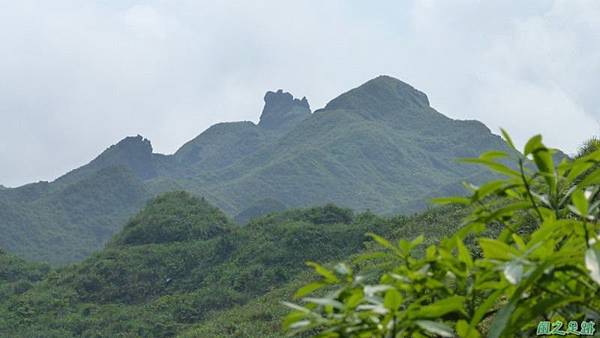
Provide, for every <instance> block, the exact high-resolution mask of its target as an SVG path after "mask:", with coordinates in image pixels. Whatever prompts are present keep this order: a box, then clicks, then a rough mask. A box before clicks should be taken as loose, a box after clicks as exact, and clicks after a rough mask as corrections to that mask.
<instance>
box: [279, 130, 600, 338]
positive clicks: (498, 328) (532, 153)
mask: <svg viewBox="0 0 600 338" xmlns="http://www.w3.org/2000/svg"><path fill="white" fill-rule="evenodd" d="M504 136H505V139H506V141H507V143H508V144H509V145H510V146H512V147H513V148H514V146H513V145H512V141H511V140H510V138H509V137H508V135H507V134H506V133H504ZM515 150H516V149H515ZM515 153H516V154H517V155H515V156H516V158H515V159H514V160H515V166H514V167H510V166H507V165H506V164H505V160H506V157H508V155H507V154H506V153H504V152H498V151H493V152H487V153H484V154H482V155H481V156H480V157H479V158H476V159H468V160H466V161H467V162H471V163H476V164H480V165H484V166H486V167H488V168H489V169H491V170H493V171H494V172H496V173H498V174H500V175H501V176H502V177H504V178H502V179H498V180H495V181H492V182H488V183H486V184H484V185H482V186H479V187H475V186H472V187H471V190H472V193H471V194H470V196H468V197H453V198H444V199H438V201H437V202H439V203H446V204H447V203H456V204H463V205H467V206H469V207H471V208H472V209H471V210H472V212H471V213H470V215H469V216H467V218H466V219H465V221H464V225H463V226H462V227H461V228H460V230H458V231H457V232H455V233H454V234H452V235H451V236H448V237H447V238H444V239H443V240H441V241H440V242H439V243H437V244H433V245H430V246H428V247H427V248H425V250H424V251H423V250H422V249H421V250H420V249H418V248H419V247H421V246H422V244H423V243H424V237H422V236H420V237H417V238H416V239H414V240H412V241H410V242H409V241H406V240H402V239H401V240H399V241H398V242H397V243H392V242H390V241H387V240H386V239H384V238H382V237H379V236H377V235H375V234H370V236H371V237H372V238H373V239H374V240H375V241H377V242H378V244H379V245H380V246H381V247H382V248H384V249H385V253H382V252H376V253H371V254H368V255H365V256H363V257H361V261H365V260H366V261H380V260H382V259H384V261H386V262H388V263H392V267H391V268H389V269H385V270H384V271H381V272H379V274H378V276H377V278H376V279H375V280H373V279H372V278H365V276H363V275H361V274H360V273H357V272H355V271H353V269H352V268H351V267H349V266H348V265H346V264H339V265H337V266H336V267H335V268H334V269H331V270H330V269H327V268H325V267H323V266H321V265H318V264H315V263H311V264H312V266H313V267H314V269H315V271H316V272H317V273H318V274H319V276H320V279H319V280H318V281H316V282H313V283H310V284H307V285H305V286H304V287H302V288H300V289H299V290H298V291H297V293H296V295H295V297H296V299H300V303H298V304H292V303H286V304H287V305H288V306H289V307H290V308H292V309H293V311H292V312H291V313H290V314H289V315H288V316H287V318H286V320H285V321H284V327H285V328H286V329H287V330H289V331H290V332H291V333H296V334H297V333H308V334H311V335H316V336H318V337H348V336H354V337H430V336H442V337H454V336H459V337H469V338H472V337H481V336H486V337H521V336H523V337H529V336H533V335H535V334H537V333H542V334H543V333H550V332H549V331H550V329H551V328H553V327H554V326H553V325H551V324H552V323H551V322H554V321H561V322H562V323H565V326H564V327H563V329H562V330H563V332H564V333H566V334H569V332H567V331H566V330H567V325H566V323H567V322H570V321H573V322H571V323H570V325H569V327H570V329H577V327H574V326H572V324H573V323H575V324H577V326H579V328H580V329H581V330H580V331H579V332H580V333H581V334H584V333H585V331H586V330H587V332H588V333H590V332H591V333H593V330H592V329H593V320H596V319H598V318H599V317H600V297H598V295H599V292H600V288H599V285H600V241H598V239H600V236H599V235H597V234H598V232H599V230H600V229H599V226H598V222H597V219H598V216H599V214H600V208H599V206H600V198H599V196H600V169H598V165H597V164H598V163H600V150H594V151H591V152H590V153H589V154H587V155H583V156H580V157H578V158H576V159H575V160H569V159H564V160H562V162H560V163H559V164H555V163H554V161H553V154H554V151H553V150H552V149H549V148H547V147H546V146H545V145H544V144H543V143H542V138H541V136H539V135H538V136H535V137H533V138H532V139H530V140H529V142H528V143H527V144H526V145H525V148H524V151H523V153H522V154H520V153H518V152H515ZM530 162H533V163H530ZM498 228H499V229H500V231H499V233H498V232H497V231H496V230H497V229H498ZM490 230H491V231H490ZM494 232H496V233H498V235H497V236H490V235H489V234H490V233H494ZM465 243H467V244H465ZM469 243H473V244H471V245H470V244H469ZM476 253H479V254H476ZM309 296H310V297H309ZM546 329H548V331H546ZM555 334H559V335H560V332H555Z"/></svg>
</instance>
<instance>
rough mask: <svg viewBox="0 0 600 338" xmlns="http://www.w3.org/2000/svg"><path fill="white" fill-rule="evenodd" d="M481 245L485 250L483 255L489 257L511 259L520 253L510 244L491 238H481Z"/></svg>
mask: <svg viewBox="0 0 600 338" xmlns="http://www.w3.org/2000/svg"><path fill="white" fill-rule="evenodd" d="M479 246H480V247H481V249H482V250H483V256H484V257H485V258H488V259H502V260H510V259H512V258H513V257H514V256H516V255H517V254H518V253H517V252H516V251H515V249H514V248H513V247H511V246H509V245H508V244H506V243H504V242H500V241H498V240H495V239H491V238H485V237H482V238H480V239H479Z"/></svg>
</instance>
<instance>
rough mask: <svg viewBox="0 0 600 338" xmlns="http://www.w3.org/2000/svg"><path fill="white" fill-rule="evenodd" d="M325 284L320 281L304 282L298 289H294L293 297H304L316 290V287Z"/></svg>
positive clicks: (318, 287)
mask: <svg viewBox="0 0 600 338" xmlns="http://www.w3.org/2000/svg"><path fill="white" fill-rule="evenodd" d="M325 285H327V284H325V283H321V282H314V283H309V284H306V285H305V286H303V287H301V288H300V289H298V291H296V293H295V294H294V299H298V298H301V297H304V296H306V295H308V294H310V293H313V292H314V291H315V290H318V289H320V288H322V287H324V286H325Z"/></svg>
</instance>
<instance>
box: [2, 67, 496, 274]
mask: <svg viewBox="0 0 600 338" xmlns="http://www.w3.org/2000/svg"><path fill="white" fill-rule="evenodd" d="M264 102H265V105H264V109H263V111H262V114H261V116H260V119H259V122H258V124H255V123H253V122H249V121H243V122H228V123H219V124H216V125H214V126H212V127H210V128H208V129H207V130H205V131H204V132H202V133H201V134H200V135H198V136H197V137H196V138H194V139H193V140H190V141H189V142H187V143H186V144H184V145H183V146H182V147H181V148H180V149H179V150H177V151H176V152H175V153H174V154H172V155H162V154H156V153H154V152H153V150H152V145H151V143H150V141H149V140H147V139H145V138H143V137H142V136H139V135H138V136H136V137H127V138H125V139H123V140H122V141H120V142H118V143H117V144H115V145H113V146H111V147H109V148H108V149H107V150H106V151H104V152H103V153H102V154H100V155H99V156H98V157H96V158H95V159H94V160H92V161H91V162H90V163H88V164H87V165H85V166H83V167H81V168H78V169H75V170H73V171H71V172H69V173H67V174H66V175H64V176H62V177H60V178H58V179H57V180H55V181H54V182H39V183H34V184H29V185H25V186H22V187H19V188H10V189H4V190H0V231H2V233H3V236H2V237H0V246H1V247H4V248H6V249H7V250H9V251H10V252H13V253H16V254H17V255H19V256H21V257H25V258H29V259H33V260H42V261H48V262H51V263H53V264H66V263H69V262H74V261H80V260H81V259H83V258H85V257H87V256H89V255H90V253H92V252H94V251H97V250H99V249H101V248H102V247H103V246H104V245H105V243H106V242H107V241H108V240H109V239H110V238H111V236H112V235H113V234H115V233H116V232H117V231H119V230H120V228H121V226H122V224H124V223H125V221H126V220H128V219H129V218H130V217H131V216H133V215H134V213H135V212H136V211H137V210H139V208H140V207H141V206H142V205H143V204H144V203H145V202H146V201H147V200H148V199H149V198H151V197H153V196H156V195H157V194H159V193H161V192H165V191H173V190H186V191H188V192H191V193H192V194H194V195H196V196H201V197H204V198H205V199H206V200H207V201H208V202H210V203H212V204H214V205H216V206H217V207H219V209H221V210H223V211H224V212H225V213H226V214H227V215H229V216H231V217H234V216H235V218H236V219H237V220H238V221H240V222H242V223H246V222H248V221H249V220H250V219H252V218H255V217H259V216H261V215H263V214H264V213H269V212H272V211H278V210H281V208H282V207H283V206H284V207H286V208H299V207H310V206H314V205H325V204H327V203H335V204H337V205H340V206H342V207H347V208H352V209H354V210H357V211H364V210H370V211H372V212H375V213H378V214H391V213H398V212H403V213H407V212H414V211H417V210H419V209H422V208H424V207H426V206H427V201H428V200H429V199H430V198H431V197H433V196H435V195H437V194H443V195H446V194H453V193H456V192H460V191H462V190H461V189H462V182H463V181H465V180H468V181H472V182H474V183H478V182H481V181H483V180H485V179H487V178H489V174H487V173H483V172H482V171H481V170H479V169H478V168H474V167H473V166H468V165H464V164H461V163H458V162H457V161H456V159H457V158H460V157H472V156H477V155H478V154H479V153H481V152H482V151H485V150H492V149H501V150H506V149H507V147H506V145H505V144H504V142H503V141H502V139H501V138H500V137H499V136H497V135H494V134H492V133H491V132H490V130H489V129H488V128H487V127H486V126H485V125H483V124H482V123H481V122H478V121H461V120H454V119H450V118H448V117H446V116H444V115H442V114H441V113H439V112H437V111H436V110H435V109H433V108H432V107H431V106H430V104H429V99H428V98H427V96H426V95H425V94H424V93H422V92H420V91H419V90H417V89H415V88H413V87H411V86H410V85H408V84H406V83H404V82H402V81H400V80H397V79H394V78H392V77H388V76H380V77H377V78H375V79H373V80H370V81H368V82H366V83H365V84H363V85H361V86H359V87H357V88H354V89H352V90H350V91H348V92H346V93H344V94H342V95H340V96H338V97H337V98H334V99H333V100H331V101H330V102H329V103H327V105H325V107H324V108H322V109H319V110H317V111H315V112H314V113H313V112H311V109H310V105H309V103H308V100H307V99H306V98H302V99H298V98H294V97H293V95H292V94H290V93H287V92H284V91H283V90H278V91H272V92H267V93H266V95H265V97H264Z"/></svg>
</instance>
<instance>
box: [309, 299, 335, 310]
mask: <svg viewBox="0 0 600 338" xmlns="http://www.w3.org/2000/svg"><path fill="white" fill-rule="evenodd" d="M303 300H304V301H305V302H308V303H313V304H317V305H329V306H332V307H334V308H336V309H340V310H342V309H344V304H342V303H340V302H339V301H337V300H335V299H331V298H313V297H307V298H304V299H303Z"/></svg>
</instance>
